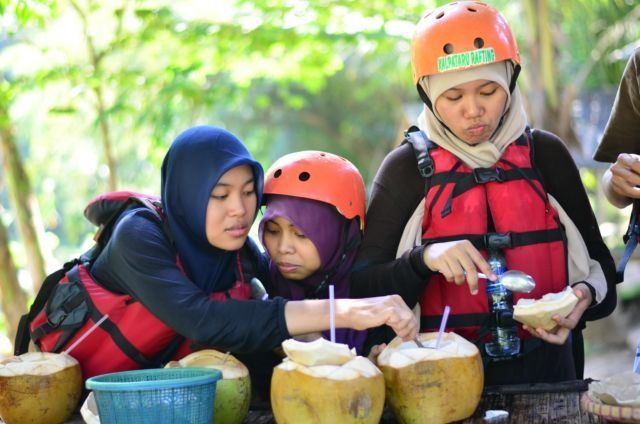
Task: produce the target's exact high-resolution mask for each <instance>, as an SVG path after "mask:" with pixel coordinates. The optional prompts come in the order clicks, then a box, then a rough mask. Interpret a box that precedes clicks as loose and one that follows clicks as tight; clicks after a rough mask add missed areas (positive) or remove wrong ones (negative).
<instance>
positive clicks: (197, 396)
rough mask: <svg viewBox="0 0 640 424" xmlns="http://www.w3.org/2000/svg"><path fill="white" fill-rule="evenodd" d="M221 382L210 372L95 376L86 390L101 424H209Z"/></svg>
mask: <svg viewBox="0 0 640 424" xmlns="http://www.w3.org/2000/svg"><path fill="white" fill-rule="evenodd" d="M220 378H222V374H221V373H220V371H219V370H215V369H211V368H163V369H151V370H138V371H123V372H116V373H111V374H103V375H98V376H95V377H92V378H90V379H88V380H87V382H86V386H87V389H90V390H93V392H94V395H95V398H96V405H97V406H98V415H99V416H100V423H101V424H115V423H126V424H138V423H145V424H147V423H148V424H159V423H162V424H165V423H167V424H168V423H176V424H177V423H189V424H210V423H211V422H212V420H213V404H214V401H215V395H216V382H217V381H218V380H219V379H220Z"/></svg>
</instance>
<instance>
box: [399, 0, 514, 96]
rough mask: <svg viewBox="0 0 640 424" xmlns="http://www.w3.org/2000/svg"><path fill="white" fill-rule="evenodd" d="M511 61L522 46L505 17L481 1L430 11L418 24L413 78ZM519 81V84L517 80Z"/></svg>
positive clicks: (414, 48)
mask: <svg viewBox="0 0 640 424" xmlns="http://www.w3.org/2000/svg"><path fill="white" fill-rule="evenodd" d="M503 60H511V61H513V63H514V67H519V65H520V54H519V53H518V45H517V44H516V40H515V38H514V37H513V33H512V32H511V28H510V27H509V24H508V23H507V21H506V20H505V18H504V17H503V16H502V15H501V14H500V12H498V11H497V10H496V9H494V8H493V7H491V6H489V5H487V4H485V3H482V2H477V1H458V2H454V3H449V4H447V5H444V6H442V7H439V8H437V9H433V10H430V11H428V12H427V13H426V14H425V15H424V16H423V17H422V19H421V20H420V22H418V26H417V28H416V31H415V33H414V36H413V44H412V47H411V63H412V65H413V79H414V82H415V83H416V84H418V83H419V81H420V79H421V78H422V77H424V76H427V75H434V74H441V73H444V72H451V71H456V70H462V69H469V68H474V67H476V66H482V65H486V64H488V63H493V62H500V61H503ZM514 82H515V81H514Z"/></svg>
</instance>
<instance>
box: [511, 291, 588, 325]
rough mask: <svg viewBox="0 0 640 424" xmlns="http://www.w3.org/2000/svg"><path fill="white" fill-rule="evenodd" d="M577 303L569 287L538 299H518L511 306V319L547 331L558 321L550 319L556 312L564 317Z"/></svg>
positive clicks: (576, 298)
mask: <svg viewBox="0 0 640 424" xmlns="http://www.w3.org/2000/svg"><path fill="white" fill-rule="evenodd" d="M576 303H578V297H577V296H576V295H575V294H573V290H572V289H571V287H567V288H566V289H564V290H563V291H561V292H558V293H547V294H545V295H544V296H542V298H540V299H538V300H534V299H520V300H518V303H517V304H515V305H514V306H513V319H515V320H516V321H518V322H521V323H523V324H525V325H527V326H529V327H531V328H542V329H543V330H546V331H549V330H552V329H553V328H555V327H556V326H557V325H558V323H557V322H555V321H554V320H552V319H551V317H553V316H554V315H556V314H558V315H560V316H562V317H566V316H567V315H569V314H570V313H571V311H573V308H574V307H575V306H576Z"/></svg>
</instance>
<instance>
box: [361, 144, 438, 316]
mask: <svg viewBox="0 0 640 424" xmlns="http://www.w3.org/2000/svg"><path fill="white" fill-rule="evenodd" d="M424 188H425V181H424V179H423V178H422V177H421V176H420V174H419V172H418V167H417V162H416V159H415V156H414V154H413V149H412V147H411V144H409V143H405V144H403V145H401V146H399V147H398V148H396V149H394V150H393V151H391V152H390V153H389V154H388V155H387V157H386V158H385V159H384V161H383V162H382V165H381V166H380V169H379V170H378V173H377V175H376V177H375V180H374V183H373V188H372V192H371V201H370V204H369V207H368V209H367V220H366V227H365V231H364V238H363V241H362V245H361V247H360V250H359V253H358V257H357V260H356V264H355V265H354V269H353V272H352V274H351V282H352V294H353V296H354V297H366V296H381V295H388V294H399V295H400V296H401V297H402V298H403V299H404V301H405V302H406V303H407V305H409V306H410V307H413V306H414V305H415V304H416V303H417V301H418V298H419V296H420V293H421V292H422V290H423V289H424V286H425V284H426V281H427V279H428V277H429V276H430V274H431V271H430V270H429V269H428V268H427V266H426V265H425V264H424V261H423V260H422V251H423V247H422V246H418V247H416V248H414V249H413V250H410V251H407V252H405V253H404V254H403V255H402V256H401V257H399V258H398V259H396V251H397V247H398V243H399V242H400V238H401V236H402V232H403V230H404V226H405V225H406V223H407V221H408V220H409V218H410V217H411V215H412V214H413V212H414V210H415V209H416V207H417V206H418V204H419V203H420V201H421V200H422V198H423V197H424V194H425V193H424Z"/></svg>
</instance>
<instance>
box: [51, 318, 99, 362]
mask: <svg viewBox="0 0 640 424" xmlns="http://www.w3.org/2000/svg"><path fill="white" fill-rule="evenodd" d="M107 318H109V314H104V316H103V317H102V318H100V319H99V320H98V322H96V323H95V324H93V325H92V326H91V328H90V329H88V330H87V332H86V333H84V334H83V335H82V336H80V337H78V340H76V341H75V342H73V344H72V345H71V346H69V347H68V348H66V349H65V350H64V351H63V352H62V353H66V354H67V355H68V354H69V352H71V351H72V350H73V349H74V348H75V347H76V346H78V345H79V344H80V343H82V341H83V340H84V339H86V338H87V337H89V334H91V333H93V332H94V331H95V329H96V328H98V327H100V324H102V323H103V322H104V320H106V319H107Z"/></svg>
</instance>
